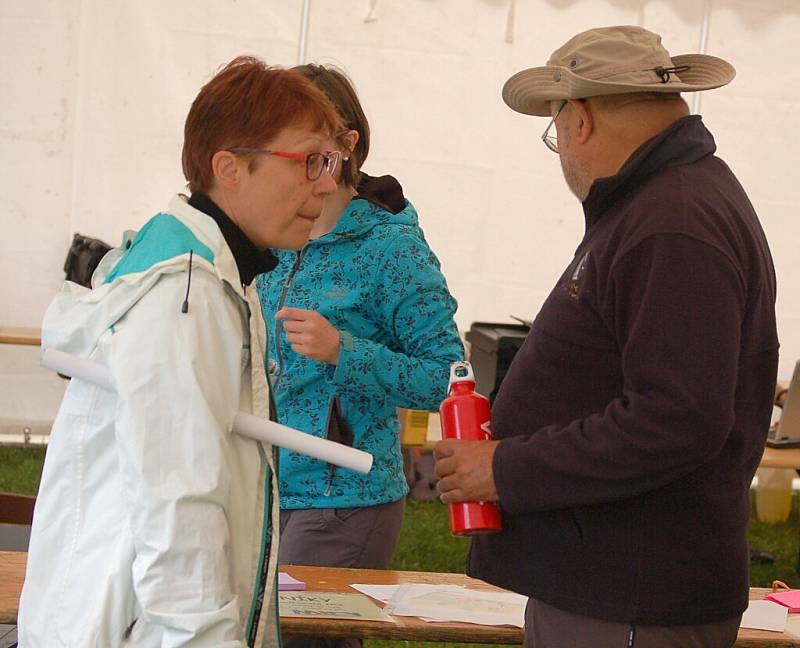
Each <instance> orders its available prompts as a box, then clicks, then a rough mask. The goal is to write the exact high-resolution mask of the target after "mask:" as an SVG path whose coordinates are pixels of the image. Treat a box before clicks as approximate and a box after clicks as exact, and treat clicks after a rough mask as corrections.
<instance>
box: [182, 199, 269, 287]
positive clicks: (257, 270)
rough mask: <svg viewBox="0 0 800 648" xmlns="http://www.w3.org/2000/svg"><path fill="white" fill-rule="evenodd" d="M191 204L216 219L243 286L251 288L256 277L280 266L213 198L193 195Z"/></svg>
mask: <svg viewBox="0 0 800 648" xmlns="http://www.w3.org/2000/svg"><path fill="white" fill-rule="evenodd" d="M189 204H190V205H191V206H192V207H194V208H195V209H197V210H199V211H201V212H203V213H204V214H206V215H208V216H211V218H213V219H214V222H215V223H216V224H217V226H218V227H219V229H220V231H221V232H222V236H224V237H225V242H226V243H227V244H228V247H229V248H230V249H231V252H232V253H233V258H234V259H235V260H236V267H237V268H238V269H239V278H240V279H241V280H242V285H243V286H249V285H250V283H251V282H252V281H253V279H255V277H256V275H260V274H261V273H262V272H269V271H270V270H273V269H274V268H275V266H276V265H278V258H277V257H276V256H275V255H274V254H273V253H272V250H263V251H262V250H259V249H258V248H257V247H256V246H255V245H253V243H252V242H251V241H250V239H249V238H247V236H245V233H244V232H243V231H242V230H240V229H239V226H238V225H236V223H234V222H233V221H232V220H231V219H230V217H229V216H228V215H227V214H226V213H225V212H224V211H222V210H221V209H220V208H219V206H218V205H217V204H216V203H215V202H214V201H213V200H211V198H209V197H208V196H206V195H205V194H202V193H193V194H192V195H191V197H190V198H189Z"/></svg>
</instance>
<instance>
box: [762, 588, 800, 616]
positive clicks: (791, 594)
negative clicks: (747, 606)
mask: <svg viewBox="0 0 800 648" xmlns="http://www.w3.org/2000/svg"><path fill="white" fill-rule="evenodd" d="M764 598H765V599H767V600H768V601H775V602H776V603H780V604H781V605H785V606H786V607H787V608H789V613H790V614H794V613H797V612H800V590H787V591H785V592H774V593H772V594H767V595H766V596H765V597H764Z"/></svg>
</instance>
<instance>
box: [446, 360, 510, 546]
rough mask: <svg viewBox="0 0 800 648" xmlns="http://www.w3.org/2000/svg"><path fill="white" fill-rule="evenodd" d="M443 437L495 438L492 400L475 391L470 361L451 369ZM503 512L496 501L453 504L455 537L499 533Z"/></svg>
mask: <svg viewBox="0 0 800 648" xmlns="http://www.w3.org/2000/svg"><path fill="white" fill-rule="evenodd" d="M439 413H440V415H441V417H442V437H443V438H445V439H462V440H465V441H484V440H487V439H491V438H492V428H491V422H490V420H489V399H488V398H486V396H484V395H483V394H479V393H477V392H476V391H475V376H474V374H473V373H472V366H471V365H470V364H469V362H461V361H459V362H454V363H453V364H452V365H451V366H450V395H449V396H448V397H447V398H446V399H445V400H443V401H442V404H441V405H440V406H439ZM500 529H501V525H500V509H499V508H498V507H497V504H495V503H493V502H458V503H456V504H450V531H451V532H452V533H453V535H475V534H478V533H497V532H498V531H500Z"/></svg>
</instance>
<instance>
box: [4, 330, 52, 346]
mask: <svg viewBox="0 0 800 648" xmlns="http://www.w3.org/2000/svg"><path fill="white" fill-rule="evenodd" d="M41 335H42V332H41V330H39V329H38V328H27V327H23V326H0V344H27V345H30V346H41V345H42V338H41Z"/></svg>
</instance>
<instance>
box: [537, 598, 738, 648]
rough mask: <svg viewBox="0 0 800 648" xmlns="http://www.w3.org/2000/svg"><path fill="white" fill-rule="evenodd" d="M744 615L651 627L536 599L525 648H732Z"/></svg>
mask: <svg viewBox="0 0 800 648" xmlns="http://www.w3.org/2000/svg"><path fill="white" fill-rule="evenodd" d="M741 620H742V617H741V615H740V616H738V617H736V618H734V619H727V620H725V621H719V622H716V623H705V624H701V625H690V626H652V625H650V626H648V625H639V624H632V623H616V622H614V621H603V620H602V619H592V618H591V617H586V616H581V615H579V614H573V613H572V612H565V611H564V610H559V609H558V608H555V607H553V606H552V605H547V604H546V603H542V602H541V601H537V600H536V599H529V600H528V605H527V606H526V608H525V641H524V643H523V644H522V645H523V648H730V647H731V646H732V645H733V644H734V642H735V641H736V635H737V633H738V631H739V623H740V622H741Z"/></svg>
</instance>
